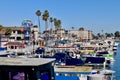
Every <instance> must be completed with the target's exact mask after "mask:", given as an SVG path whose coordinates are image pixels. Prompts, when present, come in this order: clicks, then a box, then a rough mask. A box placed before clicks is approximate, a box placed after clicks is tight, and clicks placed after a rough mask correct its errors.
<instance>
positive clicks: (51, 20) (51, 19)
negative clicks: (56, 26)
mask: <svg viewBox="0 0 120 80" xmlns="http://www.w3.org/2000/svg"><path fill="white" fill-rule="evenodd" d="M52 22H53V18H52V17H50V23H51V29H52Z"/></svg>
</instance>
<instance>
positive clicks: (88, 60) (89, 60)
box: [85, 57, 105, 64]
mask: <svg viewBox="0 0 120 80" xmlns="http://www.w3.org/2000/svg"><path fill="white" fill-rule="evenodd" d="M104 62H105V58H102V57H86V60H85V63H93V64H103V63H104Z"/></svg>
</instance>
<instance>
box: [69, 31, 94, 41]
mask: <svg viewBox="0 0 120 80" xmlns="http://www.w3.org/2000/svg"><path fill="white" fill-rule="evenodd" d="M69 35H70V36H71V37H75V38H76V39H78V40H79V41H88V40H91V39H92V31H90V30H69Z"/></svg>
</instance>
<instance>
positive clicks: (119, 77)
mask: <svg viewBox="0 0 120 80" xmlns="http://www.w3.org/2000/svg"><path fill="white" fill-rule="evenodd" d="M111 70H114V71H115V74H114V78H113V80H120V44H119V45H118V47H117V53H116V55H115V61H114V62H113V64H112V65H111Z"/></svg>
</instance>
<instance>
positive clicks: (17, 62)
mask: <svg viewBox="0 0 120 80" xmlns="http://www.w3.org/2000/svg"><path fill="white" fill-rule="evenodd" d="M54 60H55V59H45V58H8V57H1V58H0V66H40V65H44V64H47V63H50V62H53V61H54Z"/></svg>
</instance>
